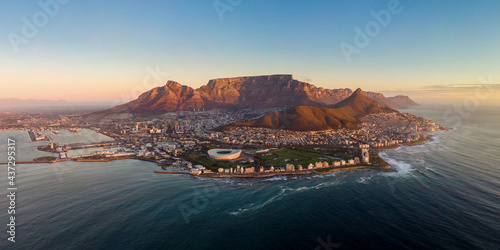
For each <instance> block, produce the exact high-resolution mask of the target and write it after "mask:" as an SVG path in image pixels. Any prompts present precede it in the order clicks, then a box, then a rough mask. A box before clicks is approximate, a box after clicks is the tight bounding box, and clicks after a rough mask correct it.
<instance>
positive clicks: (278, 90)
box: [103, 75, 417, 113]
mask: <svg viewBox="0 0 500 250" xmlns="http://www.w3.org/2000/svg"><path fill="white" fill-rule="evenodd" d="M352 93H353V91H352V90H351V89H348V88H345V89H324V88H318V87H316V86H314V85H312V84H309V83H306V82H302V81H298V80H295V79H293V76H292V75H266V76H250V77H234V78H220V79H214V80H210V81H209V82H208V84H206V85H204V86H202V87H200V88H198V89H193V88H191V87H189V86H186V85H181V84H180V83H177V82H174V81H168V82H167V84H165V86H162V87H156V88H154V89H151V90H149V91H147V92H145V93H143V94H141V95H140V96H139V97H138V98H137V99H135V100H133V101H131V102H128V103H126V104H122V105H119V106H116V107H114V108H112V109H109V110H106V111H103V112H104V113H120V112H130V113H164V112H167V111H177V110H192V109H199V108H207V109H210V108H248V107H293V106H297V105H308V106H327V105H332V104H335V103H338V102H340V101H342V100H344V99H346V98H347V97H349V96H350V95H351V94H352ZM366 95H367V96H368V97H370V98H372V99H374V100H377V101H379V102H381V103H384V104H386V105H387V106H389V107H391V108H395V109H404V108H408V107H410V106H414V105H417V104H416V103H415V102H413V101H412V100H411V99H410V98H409V97H407V96H397V97H390V98H386V97H385V96H384V95H383V94H380V93H374V92H366Z"/></svg>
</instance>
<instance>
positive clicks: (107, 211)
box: [0, 105, 500, 249]
mask: <svg viewBox="0 0 500 250" xmlns="http://www.w3.org/2000/svg"><path fill="white" fill-rule="evenodd" d="M447 110H448V107H446V106H442V107H436V106H432V107H429V106H419V107H416V108H412V109H410V110H403V112H410V113H413V114H416V115H419V116H422V117H425V118H428V119H431V120H434V121H436V122H439V123H441V124H443V125H445V126H448V127H450V128H451V130H449V131H439V132H435V133H433V137H434V140H433V141H430V142H428V143H426V144H423V145H419V146H403V147H400V148H398V149H396V150H390V151H384V152H383V153H381V155H382V157H383V158H384V159H386V160H387V161H388V162H389V163H390V164H391V165H393V167H394V170H395V171H391V172H386V171H376V170H349V171H341V172H334V173H333V174H330V175H322V176H297V177H273V178H270V179H253V180H247V179H245V180H240V179H208V178H200V177H192V176H189V175H167V174H154V173H153V171H154V170H158V166H156V164H154V163H149V162H142V161H137V160H120V161H112V162H97V163H94V162H92V163H89V162H59V163H55V164H25V165H18V166H17V168H16V177H17V178H16V181H17V187H18V190H17V193H16V195H17V197H16V199H17V200H16V201H17V203H16V242H15V243H11V242H9V241H7V233H6V231H7V230H8V229H7V226H6V224H7V223H8V222H9V220H8V214H7V207H8V201H7V197H6V195H7V190H6V188H7V185H8V180H7V178H6V175H7V173H6V165H3V167H1V170H0V173H1V175H0V176H1V178H0V187H1V191H0V192H2V197H3V198H2V199H1V200H0V211H3V212H0V222H1V223H2V224H3V225H4V226H3V229H4V230H2V235H1V241H0V249H500V164H499V162H500V155H499V150H498V149H499V148H500V130H499V129H498V124H500V114H499V111H498V110H499V107H497V106H484V105H483V106H481V107H479V108H478V109H477V110H475V111H473V112H469V113H467V114H466V115H468V116H467V117H465V115H464V114H458V115H457V114H454V116H451V115H449V112H448V113H447V112H446V111H447ZM60 134H61V132H60ZM71 136H76V135H71ZM8 137H14V138H16V140H17V141H18V143H17V148H18V150H17V151H18V154H19V155H18V157H20V159H23V160H28V159H27V158H30V157H32V156H33V155H36V156H38V155H40V156H43V155H44V154H46V153H43V152H37V151H36V147H33V146H34V145H35V144H32V143H23V142H24V141H25V142H28V141H29V137H28V136H27V133H26V132H25V131H8V132H0V144H1V146H0V152H4V154H5V156H1V157H2V159H4V160H1V161H2V162H5V161H6V158H7V154H6V149H5V144H6V140H7V138H8ZM104 139H105V138H104ZM72 140H75V139H74V138H73V139H72ZM63 142H64V140H62V141H61V143H63ZM42 144H43V143H42ZM23 154H24V156H23Z"/></svg>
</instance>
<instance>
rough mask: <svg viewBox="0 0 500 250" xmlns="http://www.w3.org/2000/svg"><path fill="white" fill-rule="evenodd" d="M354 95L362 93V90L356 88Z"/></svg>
mask: <svg viewBox="0 0 500 250" xmlns="http://www.w3.org/2000/svg"><path fill="white" fill-rule="evenodd" d="M354 93H363V90H362V89H361V88H358V89H356V91H354Z"/></svg>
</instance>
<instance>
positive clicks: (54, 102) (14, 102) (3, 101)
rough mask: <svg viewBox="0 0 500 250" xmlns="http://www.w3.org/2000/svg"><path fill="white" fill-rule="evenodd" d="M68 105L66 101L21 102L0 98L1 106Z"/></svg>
mask: <svg viewBox="0 0 500 250" xmlns="http://www.w3.org/2000/svg"><path fill="white" fill-rule="evenodd" d="M63 103H68V102H67V101H65V100H36V99H28V100H21V99H17V98H0V105H40V104H42V105H43V104H63Z"/></svg>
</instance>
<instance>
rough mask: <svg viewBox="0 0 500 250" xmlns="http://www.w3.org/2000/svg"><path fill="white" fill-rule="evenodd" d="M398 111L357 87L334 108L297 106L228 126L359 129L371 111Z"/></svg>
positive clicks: (373, 112) (308, 129) (315, 129)
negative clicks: (359, 125)
mask: <svg viewBox="0 0 500 250" xmlns="http://www.w3.org/2000/svg"><path fill="white" fill-rule="evenodd" d="M392 112H397V111H396V110H394V109H391V108H389V107H388V106H387V105H385V104H383V103H380V102H378V101H375V100H373V99H371V98H369V97H367V96H366V95H365V93H363V91H362V90H361V89H357V90H356V91H355V92H354V93H353V94H352V95H351V96H349V97H348V98H346V99H345V100H343V101H341V102H339V103H337V104H334V105H331V106H330V107H314V106H296V107H293V108H291V109H288V110H285V111H280V112H276V113H272V114H269V115H266V116H264V117H261V118H258V119H255V120H251V121H246V122H237V123H233V124H230V125H228V126H227V127H228V128H230V127H261V128H277V129H287V130H297V131H318V130H326V129H341V128H348V129H355V128H356V127H357V125H358V124H359V123H361V118H363V117H364V116H366V115H369V114H378V113H392Z"/></svg>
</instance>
